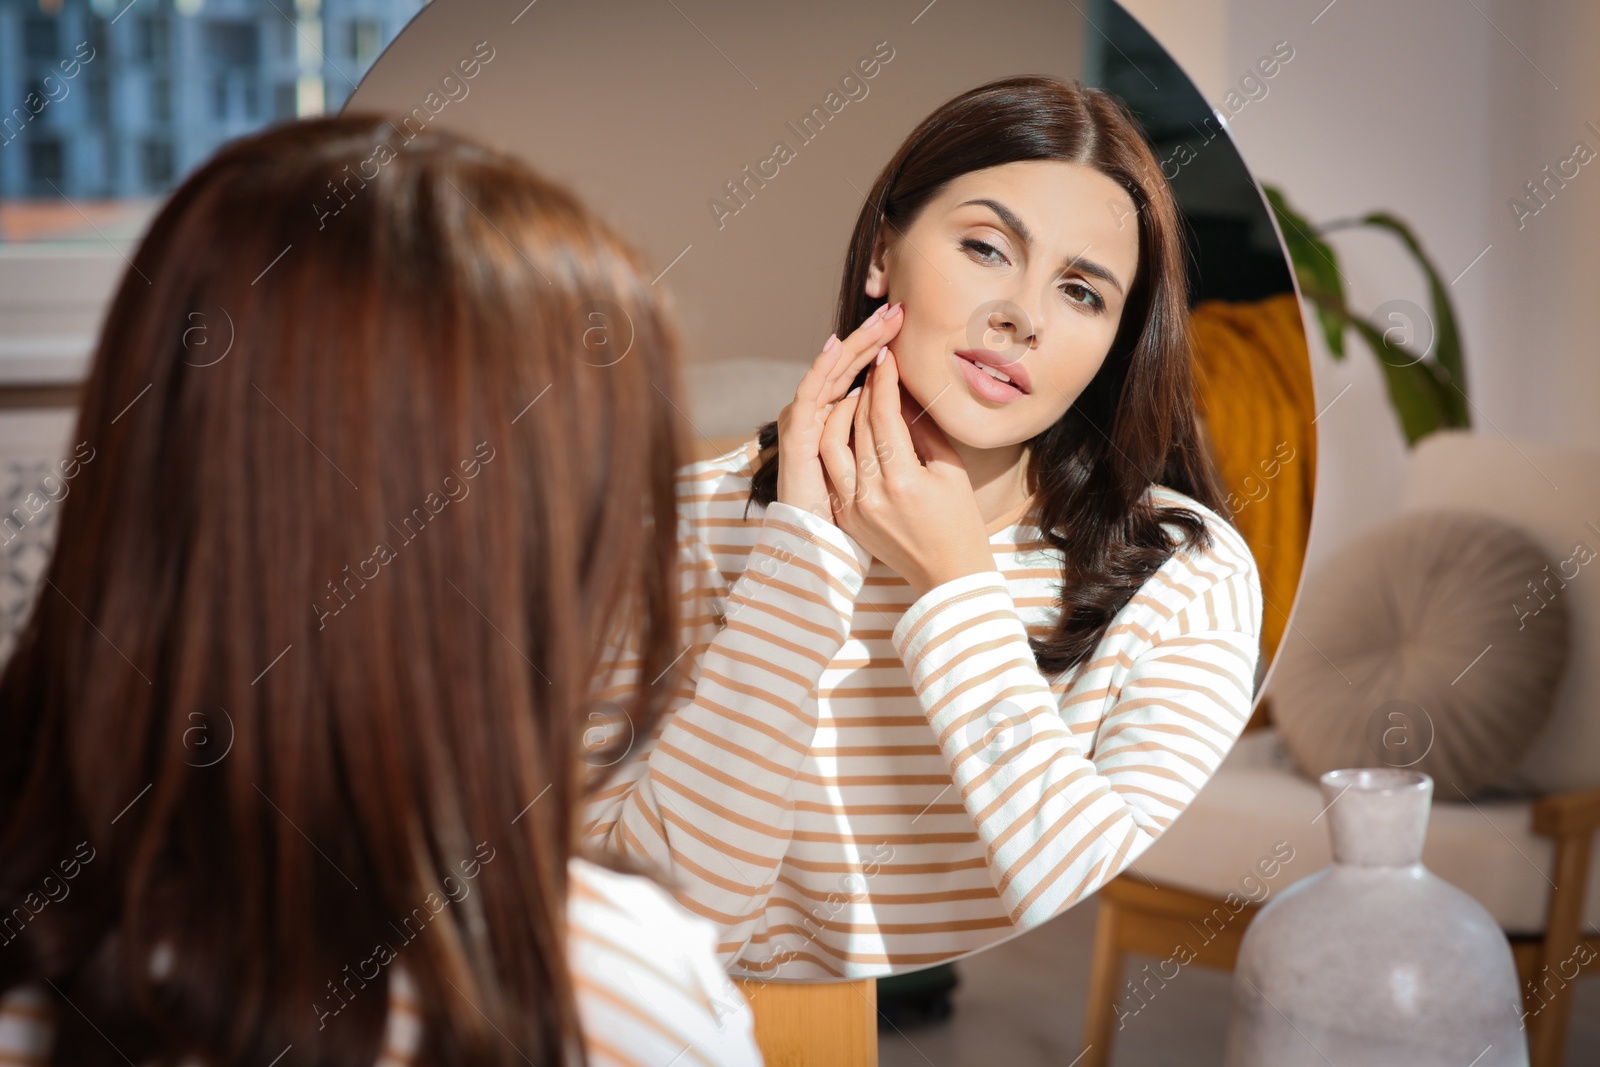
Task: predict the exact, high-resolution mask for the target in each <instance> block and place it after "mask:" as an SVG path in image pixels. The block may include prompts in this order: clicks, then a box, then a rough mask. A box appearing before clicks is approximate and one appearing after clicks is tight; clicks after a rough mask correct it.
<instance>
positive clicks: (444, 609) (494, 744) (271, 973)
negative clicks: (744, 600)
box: [0, 114, 685, 1067]
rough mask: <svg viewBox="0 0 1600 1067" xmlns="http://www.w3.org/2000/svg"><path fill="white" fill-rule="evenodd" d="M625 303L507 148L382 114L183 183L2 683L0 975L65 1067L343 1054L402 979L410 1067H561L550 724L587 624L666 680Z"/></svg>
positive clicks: (561, 913) (558, 732)
mask: <svg viewBox="0 0 1600 1067" xmlns="http://www.w3.org/2000/svg"><path fill="white" fill-rule="evenodd" d="M648 278H649V273H648V271H647V270H646V269H645V266H644V264H643V263H642V261H641V260H640V259H639V258H638V256H637V255H636V253H634V252H633V251H631V250H630V249H629V248H628V247H627V246H626V244H625V243H624V242H623V241H621V240H620V239H619V238H618V237H616V236H615V235H614V234H613V233H612V232H611V231H610V230H609V229H608V228H606V227H605V226H603V225H602V224H601V223H600V222H598V221H597V220H596V219H595V218H594V217H592V216H591V214H590V213H589V212H588V211H586V210H585V209H584V207H583V206H582V205H581V204H580V203H579V202H578V201H577V200H576V199H575V198H574V197H573V196H572V195H571V194H570V193H568V192H566V191H565V190H563V189H561V188H560V187H558V186H555V185H552V184H550V183H548V182H546V181H544V180H542V179H541V178H539V177H538V176H537V175H535V174H533V173H532V172H531V171H529V170H528V169H527V168H526V167H525V166H523V165H521V164H519V163H518V162H517V161H516V160H514V159H512V158H510V157H509V156H506V155H503V154H501V153H499V152H496V151H492V150H490V149H488V148H485V147H482V146H480V145H477V144H475V143H473V142H471V141H468V140H464V139H462V138H459V137H457V136H453V135H450V134H448V133H445V132H440V131H429V132H427V133H425V134H422V135H420V136H419V135H413V137H412V138H411V139H409V140H406V141H404V142H401V140H400V138H399V137H398V136H397V134H396V131H395V129H394V127H393V126H391V125H390V123H389V122H388V120H387V119H385V118H384V117H382V116H378V115H361V114H357V115H346V116H342V117H338V118H319V119H310V120H304V121H300V122H294V123H290V124H287V125H282V126H277V127H274V128H271V129H269V130H267V131H266V132H263V133H260V134H257V135H253V136H250V137H247V138H245V139H242V140H239V141H235V142H233V143H231V144H229V145H226V146H224V148H223V149H222V150H221V151H219V152H218V153H217V155H216V156H215V157H214V158H212V159H211V160H210V161H209V162H207V163H206V164H205V165H204V166H203V167H201V168H200V169H199V170H198V171H197V172H196V173H195V174H194V175H193V176H191V177H190V178H189V179H188V180H186V181H185V182H184V183H183V184H182V186H181V187H180V188H178V189H177V191H176V192H175V193H173V195H172V196H171V198H170V199H169V201H168V202H167V203H166V204H165V205H164V207H163V208H162V210H161V212H160V213H159V215H158V216H157V217H156V218H155V220H154V222H153V224H152V225H151V227H150V229H149V232H148V234H147V235H146V236H145V238H144V239H143V241H142V242H141V243H140V246H139V249H138V251H137V253H136V254H135V256H134V258H133V260H132V266H131V269H130V270H129V271H128V272H127V273H126V274H125V275H124V277H123V279H122V282H121V284H120V286H119V288H118V290H117V292H116V294H115V299H114V302H113V303H112V305H111V307H110V310H109V314H108V316H107V318H106V320H105V324H104V327H103V330H102V332H101V336H100V339H99V344H98V347H97V350H96V353H95V356H94V361H93V367H92V370H91V373H90V375H89V379H88V382H87V385H86V387H85V391H84V398H83V404H82V408H81V411H80V413H79V419H78V428H77V437H75V438H74V440H83V441H85V442H88V443H89V444H90V445H91V446H92V448H93V454H92V455H91V456H89V458H88V461H87V462H85V463H83V464H82V466H81V469H80V470H77V471H76V472H75V474H76V477H75V479H74V482H73V490H74V491H73V492H72V494H71V495H70V497H68V498H66V499H65V500H64V501H62V503H61V505H60V506H61V509H62V510H61V514H60V516H59V520H60V525H59V529H58V540H57V544H56V548H55V552H54V555H53V558H52V559H51V561H50V564H49V568H48V571H47V572H46V575H45V584H44V585H43V586H42V591H41V593H40V595H39V598H38V601H37V603H36V605H35V606H34V608H33V610H32V613H31V615H30V617H29V619H28V621H27V623H26V626H25V628H24V630H23V631H22V633H21V634H20V637H19V644H18V649H17V651H16V654H15V656H14V658H13V659H12V660H11V661H10V663H9V664H8V665H7V667H6V669H5V671H4V674H3V676H0V736H4V738H5V743H4V745H0V938H3V940H4V941H5V944H3V945H0V989H6V988H11V987H13V986H16V985H18V984H19V983H22V982H25V981H37V982H39V984H40V986H41V988H43V987H44V986H45V983H46V982H48V983H49V986H50V987H53V989H54V990H55V995H56V996H58V997H59V1000H58V1007H59V1008H60V1009H61V1010H60V1011H58V1012H57V1015H58V1016H59V1019H60V1028H59V1031H58V1038H57V1044H56V1051H55V1059H56V1062H58V1063H73V1064H121V1063H123V1062H124V1060H125V1059H131V1060H134V1061H139V1062H143V1061H145V1060H146V1059H157V1060H160V1061H162V1062H172V1061H175V1060H177V1059H179V1058H181V1057H182V1056H183V1055H195V1056H198V1057H200V1058H202V1059H203V1060H204V1061H206V1062H212V1063H221V1062H227V1063H240V1062H254V1063H263V1064H264V1063H268V1062H271V1061H272V1060H273V1058H274V1057H276V1056H278V1055H279V1054H280V1053H281V1052H282V1051H283V1050H284V1049H285V1047H286V1046H288V1045H293V1046H294V1062H296V1063H300V1064H304V1063H313V1064H349V1065H356V1064H359V1065H361V1067H367V1065H369V1064H371V1063H372V1062H373V1060H374V1058H375V1057H376V1055H377V1053H378V1050H379V1045H380V1039H381V1036H382V1029H383V1024H384V1019H385V1010H386V1007H387V993H388V988H389V982H390V980H391V977H390V973H391V972H390V970H389V967H388V966H387V964H389V963H390V962H392V961H395V960H398V961H399V962H401V963H403V964H404V966H405V969H406V971H407V973H408V974H409V975H410V976H411V977H412V978H414V980H415V982H416V983H417V985H418V987H419V991H420V996H421V1001H422V1013H423V1022H422V1032H423V1041H424V1045H423V1047H422V1050H421V1051H422V1055H423V1058H424V1059H426V1060H427V1061H428V1062H432V1063H447V1064H516V1063H522V1062H525V1060H527V1059H533V1060H535V1061H537V1062H542V1063H556V1062H561V1063H568V1062H581V1057H582V1052H581V1030H580V1026H579V1020H578V1017H577V1014H576V1004H575V999H574V992H573V989H572V982H571V979H570V977H569V975H568V973H567V956H566V949H565V946H566V941H567V938H566V912H565V905H566V896H567V862H568V859H569V856H571V855H572V854H573V850H574V847H575V835H574V818H575V815H574V813H575V812H576V811H577V810H578V808H579V806H580V804H581V802H582V799H583V797H584V795H585V794H586V792H587V791H588V790H590V789H592V788H598V787H599V785H600V784H603V783H602V782H599V781H597V782H595V783H593V784H592V785H586V783H585V781H584V776H583V775H582V774H581V773H580V771H581V770H582V762H583V760H582V758H581V757H582V752H581V750H580V741H579V728H580V718H579V711H578V705H579V704H580V702H581V701H582V700H583V698H584V696H585V694H586V693H587V692H588V685H589V681H590V675H591V672H592V671H593V669H594V666H595V660H596V655H597V652H598V650H599V648H600V643H601V641H600V639H601V637H602V636H603V634H604V633H609V632H612V631H613V630H614V628H615V626H616V625H619V624H620V625H621V626H622V627H623V629H624V631H626V632H629V633H631V634H632V635H633V640H634V641H635V642H636V644H635V646H634V647H637V648H639V649H640V655H641V658H642V660H643V662H644V666H643V668H642V671H643V673H644V675H645V676H646V677H654V676H656V675H658V674H666V673H667V672H668V670H669V667H670V665H671V664H672V662H673V660H674V657H675V656H676V654H677V648H676V642H677V640H678V637H677V633H678V631H677V627H676V625H675V615H674V611H675V604H676V597H675V595H673V590H675V589H676V583H677V573H678V572H677V566H678V564H677V555H676V551H675V547H674V543H673V538H672V534H673V532H674V531H675V529H676V522H675V499H674V482H673V478H674V472H675V471H676V469H677V468H678V467H679V466H680V465H681V464H682V463H683V462H685V460H684V458H683V457H684V445H683V442H682V440H681V439H680V437H679V431H678V430H677V428H676V422H675V419H674V417H673V415H672V406H673V404H675V403H677V400H678V398H679V397H680V396H681V393H680V385H679V364H678V358H679V357H678V354H677V351H678V350H677V344H678V342H677V332H676V327H675V326H674V325H673V319H672V317H671V316H670V314H669V309H668V308H666V307H665V306H664V305H663V303H662V302H661V300H660V298H659V297H658V296H657V295H656V294H655V292H654V291H653V290H652V289H651V287H650V284H649V282H648V281H647V279H648ZM607 329H609V330H611V331H613V332H612V333H611V334H609V335H607V334H605V333H604V331H605V330H607ZM596 331H601V332H599V333H597V332H596ZM624 335H625V336H624ZM547 394H548V395H547ZM641 510H642V514H641ZM641 595H642V602H641V603H638V604H634V599H635V598H639V597H641ZM623 605H629V606H633V607H636V608H637V610H636V611H634V612H633V613H632V614H630V615H627V616H625V617H624V616H623V615H622V613H621V612H620V608H621V606H623ZM675 684H676V679H675V678H668V679H667V680H666V681H665V682H664V683H662V684H661V685H660V686H657V687H653V688H649V689H641V690H639V691H638V692H637V693H636V694H635V695H634V696H633V697H632V698H630V700H631V704H630V705H629V706H628V707H627V708H626V711H627V713H628V715H629V717H630V718H631V720H632V725H633V726H634V728H635V729H637V730H640V731H642V732H645V733H648V732H649V731H650V730H651V728H652V726H653V724H654V723H655V722H656V721H657V720H658V718H659V716H660V715H661V714H662V711H663V708H664V702H665V699H666V694H667V693H669V692H670V691H671V690H672V689H673V688H674V686H675ZM80 843H84V844H82V845H81V846H80ZM591 858H593V859H595V860H597V861H599V862H602V863H605V864H606V865H607V866H612V867H613V868H614V869H625V868H622V867H619V866H618V865H617V863H614V862H611V861H608V860H606V859H605V858H604V857H591ZM69 865H70V866H69ZM69 869H70V870H71V872H72V874H71V876H69V875H68V874H67V871H68V870H69ZM68 877H70V878H71V881H70V883H68V882H66V881H64V879H67V878H68ZM50 879H54V882H55V884H57V885H68V886H69V889H70V891H69V892H66V893H62V894H61V896H60V899H59V900H57V899H56V898H55V897H54V896H52V897H51V898H50V899H49V900H47V901H44V898H43V897H42V896H40V887H41V886H45V887H46V892H49V889H48V887H49V885H50V884H51V883H50V881H48V880H50ZM39 901H44V903H43V904H40V906H39V907H37V908H35V907H34V904H36V903H38V902H39ZM384 944H387V945H388V946H389V948H390V952H389V954H388V955H387V957H385V956H384V954H383V953H382V951H381V948H380V947H379V946H381V945H384ZM369 965H370V966H369ZM374 968H376V969H377V971H378V972H379V973H377V974H376V975H374V974H373V973H372V970H373V969H374ZM369 987H371V988H369ZM47 992H48V990H47ZM336 998H337V999H336ZM68 1004H70V1007H69V1006H67V1005H68ZM346 1007H347V1008H348V1010H345V1008H346ZM335 1008H337V1009H338V1010H337V1011H335V1010H334V1009H335Z"/></svg>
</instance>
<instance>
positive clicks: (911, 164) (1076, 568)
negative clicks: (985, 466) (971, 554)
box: [747, 76, 1231, 674]
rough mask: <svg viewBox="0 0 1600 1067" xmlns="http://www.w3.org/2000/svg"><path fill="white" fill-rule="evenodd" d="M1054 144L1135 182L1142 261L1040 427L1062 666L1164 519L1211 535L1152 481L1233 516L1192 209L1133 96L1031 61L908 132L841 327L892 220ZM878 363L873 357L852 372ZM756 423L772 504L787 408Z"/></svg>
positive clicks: (882, 191)
mask: <svg viewBox="0 0 1600 1067" xmlns="http://www.w3.org/2000/svg"><path fill="white" fill-rule="evenodd" d="M1046 159H1054V160H1064V161H1066V162H1070V163H1078V164H1082V165H1084V166H1089V167H1093V168H1094V169H1095V170H1097V171H1099V172H1100V173H1102V174H1104V175H1106V176H1107V177H1109V178H1111V179H1112V180H1113V181H1115V182H1117V183H1118V184H1119V185H1121V186H1122V187H1123V188H1124V189H1126V190H1127V192H1128V195H1129V197H1131V198H1132V200H1133V203H1134V206H1135V209H1136V211H1137V220H1138V226H1139V267H1138V272H1137V275H1136V277H1135V279H1134V282H1133V285H1132V287H1131V289H1130V291H1129V294H1128V300H1127V303H1126V305H1125V306H1124V310H1123V313H1122V320H1121V322H1120V324H1119V326H1118V330H1117V335H1116V337H1115V339H1114V340H1113V341H1112V344H1111V349H1110V351H1109V352H1108V353H1107V355H1106V359H1105V362H1104V363H1103V364H1102V366H1101V368H1100V371H1099V373H1098V374H1097V375H1096V376H1095V377H1094V378H1093V379H1092V380H1091V381H1090V382H1089V384H1088V385H1087V386H1086V387H1085V388H1084V390H1083V392H1082V394H1081V395H1080V396H1079V397H1078V398H1077V400H1075V401H1074V402H1073V404H1072V406H1071V407H1070V408H1068V409H1067V411H1066V413H1065V414H1064V415H1063V416H1062V417H1061V418H1060V419H1059V420H1057V421H1056V422H1055V424H1054V425H1052V426H1050V427H1049V428H1048V429H1046V430H1044V431H1042V432H1041V433H1039V434H1037V435H1035V436H1034V437H1033V438H1031V439H1030V440H1029V441H1027V442H1026V444H1027V446H1028V448H1029V457H1028V469H1027V483H1028V491H1029V492H1030V493H1034V494H1037V503H1036V506H1035V512H1036V518H1035V521H1036V522H1038V524H1039V527H1040V529H1041V530H1042V531H1043V535H1044V538H1045V540H1046V541H1047V542H1048V543H1049V544H1050V545H1051V546H1052V547H1054V548H1056V549H1058V550H1060V551H1061V553H1062V554H1063V556H1064V560H1065V566H1064V572H1065V573H1064V575H1063V577H1064V581H1063V583H1062V589H1061V612H1060V616H1059V619H1058V621H1057V623H1056V626H1055V629H1054V631H1053V632H1052V633H1050V634H1049V635H1048V636H1046V637H1043V638H1038V637H1035V638H1031V639H1030V644H1031V646H1032V648H1033V651H1034V656H1035V659H1036V661H1037V663H1038V666H1039V669H1040V670H1041V671H1042V672H1044V673H1047V674H1055V673H1058V672H1061V671H1065V670H1067V669H1069V668H1070V667H1072V666H1073V665H1075V664H1077V663H1078V662H1080V661H1081V660H1082V659H1083V658H1084V657H1085V656H1087V655H1088V654H1089V653H1090V652H1091V651H1092V650H1093V649H1094V647H1095V646H1096V645H1097V644H1099V642H1100V639H1101V637H1102V636H1103V635H1104V633H1105V631H1106V629H1107V628H1108V627H1109V626H1110V625H1111V620H1112V618H1113V617H1114V616H1115V615H1116V613H1117V612H1118V611H1120V610H1121V609H1122V607H1123V605H1125V604H1126V603H1127V602H1128V601H1129V600H1130V599H1131V598H1132V597H1133V595H1134V594H1135V593H1136V592H1137V591H1138V589H1139V587H1140V586H1141V585H1143V584H1144V582H1145V581H1146V580H1147V579H1148V578H1149V577H1150V576H1151V575H1152V574H1154V573H1155V572H1156V570H1157V569H1158V568H1159V567H1160V566H1161V565H1162V563H1164V562H1165V561H1166V560H1167V559H1168V558H1169V557H1170V556H1171V555H1172V553H1173V551H1174V550H1175V549H1176V547H1177V546H1176V542H1175V541H1174V540H1173V539H1172V538H1171V537H1170V536H1169V535H1168V534H1167V532H1166V531H1165V530H1164V529H1163V528H1162V525H1161V524H1162V523H1163V522H1167V523H1173V524H1175V525H1176V526H1178V527H1179V528H1180V529H1181V530H1182V531H1184V532H1185V533H1186V534H1187V535H1188V537H1189V539H1190V540H1191V541H1193V542H1194V543H1196V544H1198V546H1200V547H1201V548H1206V547H1209V546H1210V544H1211V540H1212V539H1211V532H1210V530H1209V529H1208V528H1207V527H1206V526H1205V523H1204V520H1203V518H1202V517H1201V516H1200V515H1198V514H1197V513H1196V512H1194V511H1193V510H1191V509H1189V508H1181V507H1158V506H1156V505H1155V504H1153V503H1152V502H1151V501H1149V500H1147V499H1145V496H1144V494H1145V490H1146V489H1147V488H1148V487H1149V486H1150V485H1151V484H1152V483H1160V484H1162V485H1165V486H1168V487H1169V488H1172V489H1176V490H1178V491H1179V492H1182V493H1185V494H1187V495H1189V496H1190V497H1192V498H1193V499H1195V500H1197V501H1198V502H1200V503H1201V504H1204V505H1205V506H1206V507H1209V508H1211V509H1212V510H1213V511H1216V512H1217V513H1218V514H1219V515H1221V516H1222V517H1223V518H1224V519H1229V520H1230V521H1231V515H1230V513H1229V512H1228V510H1227V508H1226V503H1225V501H1224V499H1223V494H1222V492H1221V489H1220V488H1219V486H1218V483H1217V480H1216V473H1215V471H1214V469H1213V468H1212V465H1211V463H1210V462H1209V459H1208V457H1207V456H1206V453H1205V450H1204V448H1203V446H1202V443H1201V440H1200V437H1199V430H1198V427H1197V420H1196V416H1195V407H1194V384H1193V378H1192V370H1191V366H1190V360H1191V356H1190V341H1189V333H1188V295H1187V291H1188V280H1187V276H1186V274H1185V270H1184V250H1185V245H1184V238H1183V234H1182V232H1181V229H1180V226H1181V223H1182V217H1181V216H1180V215H1179V213H1178V208H1177V203H1176V201H1175V200H1174V199H1173V195H1172V190H1171V188H1170V187H1169V186H1168V184H1167V181H1166V179H1165V178H1164V177H1163V176H1162V174H1161V167H1160V163H1159V162H1158V161H1157V159H1156V156H1155V154H1154V153H1153V152H1152V151H1151V149H1150V145H1149V143H1148V142H1147V141H1146V139H1145V137H1144V134H1143V132H1142V131H1141V130H1140V128H1139V126H1138V123H1137V121H1136V120H1135V119H1134V118H1133V116H1132V114H1131V113H1130V112H1129V111H1128V109H1127V107H1126V105H1124V104H1123V103H1122V102H1121V101H1120V100H1119V99H1117V98H1116V97H1115V96H1112V95H1111V94H1110V93H1107V92H1104V91H1103V90H1099V89H1092V88H1084V87H1082V86H1081V85H1079V84H1077V83H1074V84H1071V85H1068V84H1065V83H1063V82H1061V81H1058V80H1056V79H1054V78H1048V77H1042V76H1023V77H1014V78H1004V79H1001V80H999V81H994V82H990V83H988V84H987V85H981V86H979V87H977V88H976V89H971V90H969V91H967V92H965V93H962V94H961V95H959V96H957V97H955V98H954V99H952V100H950V101H948V102H947V103H945V104H944V105H943V106H941V107H939V108H938V109H937V110H936V111H934V112H933V114H931V115H929V116H928V117H927V118H926V119H924V120H923V121H922V122H921V124H920V125H918V126H917V128H916V129H915V130H913V131H912V132H911V135H910V136H909V137H907V138H906V140H905V143H903V144H902V145H901V146H900V148H899V150H898V151H896V152H895V154H894V157H893V158H892V159H890V160H889V162H888V164H887V165H886V166H885V167H884V168H883V171H882V173H880V174H879V175H878V179H877V181H876V182H874V183H873V186H872V190H871V192H870V193H868V195H867V198H866V201H865V203H863V204H862V207H861V213H860V215H859V216H858V217H857V218H856V226H855V230H854V232H853V233H852V234H851V237H850V247H849V250H848V252H847V253H846V255H845V262H844V278H843V281H842V283H841V284H840V286H839V301H838V305H837V310H836V316H835V326H834V329H835V332H836V333H837V334H838V335H839V336H840V337H844V336H846V335H848V334H849V333H850V332H852V331H853V330H855V329H856V328H857V327H858V326H860V325H861V323H862V322H863V321H864V320H865V319H866V318H867V316H868V315H870V314H872V312H873V311H874V310H876V309H877V308H878V307H879V306H880V305H882V304H883V303H884V300H883V299H882V298H872V297H869V296H867V295H866V293H865V292H864V291H863V285H864V282H865V280H866V275H867V268H868V266H869V264H870V260H871V255H872V248H873V244H874V242H875V241H876V239H877V237H878V234H879V233H880V232H881V231H882V229H883V227H884V226H885V225H887V226H888V227H890V230H891V233H896V234H898V233H904V232H905V231H906V230H907V229H908V228H909V227H910V226H911V224H912V223H913V222H914V221H915V220H916V218H917V215H918V214H919V213H920V212H921V211H922V209H923V207H924V206H925V205H926V204H927V203H928V201H930V200H931V199H933V198H934V197H935V196H937V195H938V194H939V192H940V191H941V190H942V189H943V188H944V187H945V186H946V185H947V184H948V183H949V182H950V181H952V180H954V179H955V178H958V177H960V176H961V175H963V174H967V173H969V172H971V171H975V170H982V169H984V168H986V167H996V166H1000V165H1002V164H1006V163H1015V162H1020V161H1025V160H1046ZM865 378H866V370H865V369H864V370H863V371H862V372H861V373H860V374H859V375H858V376H857V379H856V381H855V382H853V383H852V385H860V384H861V383H862V382H863V381H865ZM757 434H758V443H759V445H760V448H761V458H760V459H759V460H758V464H757V468H756V471H755V474H754V476H753V479H752V485H751V491H750V500H749V503H752V504H754V503H759V504H761V505H762V506H766V505H769V504H771V503H772V502H773V501H774V500H775V499H776V498H777V489H778V456H777V441H778V424H777V422H776V421H773V422H769V423H767V424H766V425H764V426H762V427H761V428H760V429H759V430H758V431H757ZM747 510H748V507H747Z"/></svg>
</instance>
